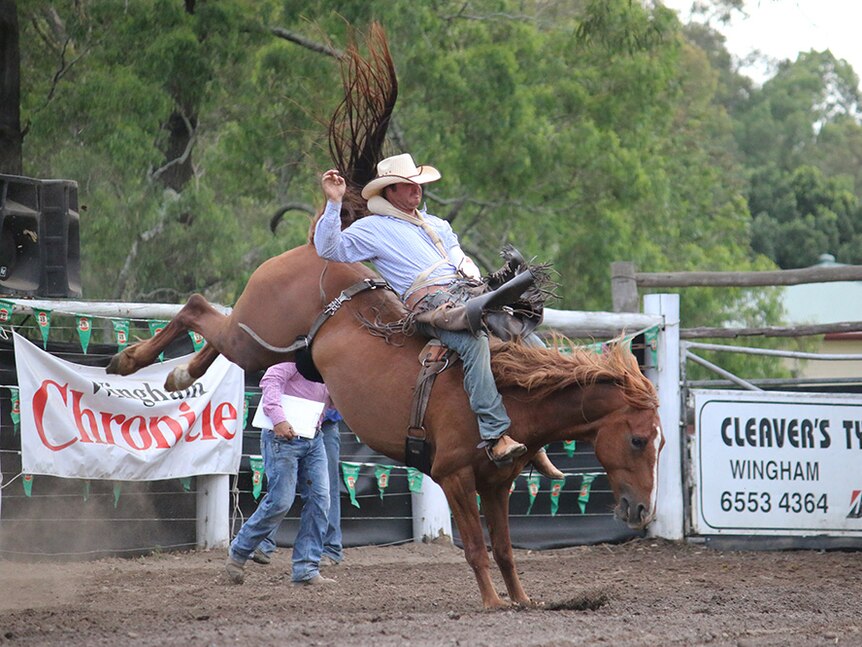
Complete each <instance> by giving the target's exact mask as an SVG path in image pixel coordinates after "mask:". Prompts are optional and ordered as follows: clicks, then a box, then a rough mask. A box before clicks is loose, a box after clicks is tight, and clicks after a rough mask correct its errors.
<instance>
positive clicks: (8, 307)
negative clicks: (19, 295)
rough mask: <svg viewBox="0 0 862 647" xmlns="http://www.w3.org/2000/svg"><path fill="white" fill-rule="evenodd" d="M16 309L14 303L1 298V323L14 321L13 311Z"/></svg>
mask: <svg viewBox="0 0 862 647" xmlns="http://www.w3.org/2000/svg"><path fill="white" fill-rule="evenodd" d="M14 310H15V304H14V303H12V302H11V301H4V300H3V299H0V324H4V323H12V313H13V312H14Z"/></svg>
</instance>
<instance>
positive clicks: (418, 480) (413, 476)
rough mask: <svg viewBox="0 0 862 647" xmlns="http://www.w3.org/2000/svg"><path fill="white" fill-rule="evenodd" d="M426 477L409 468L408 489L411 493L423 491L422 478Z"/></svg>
mask: <svg viewBox="0 0 862 647" xmlns="http://www.w3.org/2000/svg"><path fill="white" fill-rule="evenodd" d="M423 476H425V475H424V474H422V472H420V471H419V470H417V469H416V468H415V467H408V468H407V487H408V489H409V490H410V491H411V492H421V491H422V477H423Z"/></svg>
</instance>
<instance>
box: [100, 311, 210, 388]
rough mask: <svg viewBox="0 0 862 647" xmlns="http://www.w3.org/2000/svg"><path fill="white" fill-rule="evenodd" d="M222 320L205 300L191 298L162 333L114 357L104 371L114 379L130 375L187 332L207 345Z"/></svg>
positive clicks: (148, 363) (150, 362)
mask: <svg viewBox="0 0 862 647" xmlns="http://www.w3.org/2000/svg"><path fill="white" fill-rule="evenodd" d="M224 320H225V316H224V315H223V314H221V313H220V312H219V311H218V310H216V309H215V308H213V307H212V306H211V305H210V304H209V302H208V301H207V300H206V299H204V298H203V297H202V296H201V295H199V294H193V295H192V296H191V297H189V300H188V302H187V303H186V305H184V306H183V307H182V308H181V309H180V311H179V312H178V313H177V314H176V316H175V317H174V318H173V319H171V320H170V322H168V325H166V326H165V327H164V328H163V329H162V330H161V332H159V333H157V334H156V335H155V336H154V337H151V338H150V339H147V340H145V341H142V342H138V343H137V344H132V345H131V346H129V347H127V348H126V349H124V350H123V351H122V352H120V353H117V354H116V355H114V356H113V357H112V358H111V362H110V364H108V369H107V371H108V373H113V374H116V375H130V374H132V373H134V372H135V371H137V370H139V369H141V368H143V367H144V366H149V365H150V364H152V363H153V362H155V361H156V358H158V356H159V355H160V354H161V353H162V351H164V350H165V349H166V348H167V347H168V346H169V345H170V343H171V342H172V341H174V340H175V339H177V338H178V337H180V336H181V335H183V334H184V333H186V332H188V331H189V330H194V331H196V332H198V333H200V334H201V335H203V337H204V339H207V340H208V341H209V340H210V339H211V338H214V337H215V334H216V332H217V330H218V326H219V325H220V324H221V323H222V322H224ZM213 359H215V357H213V358H211V359H210V363H212V360H213ZM207 366H208V365H207Z"/></svg>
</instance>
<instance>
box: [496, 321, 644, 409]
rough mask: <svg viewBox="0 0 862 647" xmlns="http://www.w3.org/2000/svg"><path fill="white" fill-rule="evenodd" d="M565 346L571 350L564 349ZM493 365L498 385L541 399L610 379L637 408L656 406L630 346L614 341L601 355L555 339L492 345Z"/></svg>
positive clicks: (627, 400)
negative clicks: (539, 343) (540, 343)
mask: <svg viewBox="0 0 862 647" xmlns="http://www.w3.org/2000/svg"><path fill="white" fill-rule="evenodd" d="M564 348H566V349H567V350H568V349H571V352H561V351H562V350H563V349H564ZM491 351H492V355H491V368H492V369H493V371H494V378H495V379H496V381H497V386H499V387H500V388H505V387H512V386H515V387H520V388H522V389H525V390H526V391H527V392H528V393H529V396H530V397H532V398H540V397H544V396H547V395H550V394H551V393H553V392H555V391H559V390H560V389H563V388H565V387H568V386H571V385H579V386H589V385H590V384H594V383H596V382H605V381H611V382H614V383H615V384H618V385H619V386H620V387H622V390H623V397H624V398H625V400H626V402H627V403H628V404H629V405H630V406H632V407H634V408H636V409H649V408H653V407H655V406H657V404H658V396H657V394H656V390H655V386H654V385H653V383H652V382H650V381H649V380H648V379H647V378H646V376H645V375H644V374H643V373H641V371H640V368H639V367H638V364H637V360H636V359H635V357H634V355H632V352H631V351H630V350H629V348H628V346H627V345H626V344H624V343H611V344H609V345H608V348H607V349H606V350H604V352H603V353H602V354H598V353H595V352H593V351H591V350H589V349H586V348H578V347H575V346H573V345H570V344H568V343H565V342H564V340H563V339H562V338H555V339H554V340H553V345H552V346H551V347H550V348H543V347H541V346H527V345H526V344H523V343H517V342H499V343H497V344H492V348H491Z"/></svg>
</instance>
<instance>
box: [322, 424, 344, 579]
mask: <svg viewBox="0 0 862 647" xmlns="http://www.w3.org/2000/svg"><path fill="white" fill-rule="evenodd" d="M320 434H321V435H322V436H323V445H324V447H326V465H327V467H328V470H329V523H328V524H327V526H326V535H325V536H324V537H323V554H324V555H326V556H327V557H330V558H332V560H333V561H335V562H341V561H342V560H343V559H344V548H343V546H342V545H341V489H340V486H339V478H338V472H339V469H338V459H339V456H340V454H341V434H340V431H339V428H338V423H337V422H336V421H334V420H326V421H324V423H323V425H321V428H320Z"/></svg>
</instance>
